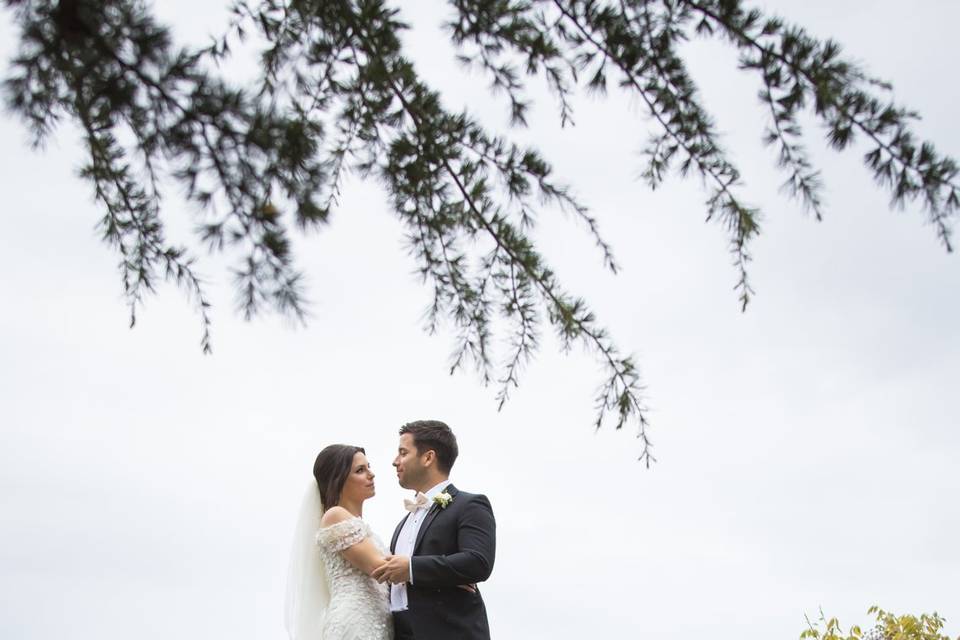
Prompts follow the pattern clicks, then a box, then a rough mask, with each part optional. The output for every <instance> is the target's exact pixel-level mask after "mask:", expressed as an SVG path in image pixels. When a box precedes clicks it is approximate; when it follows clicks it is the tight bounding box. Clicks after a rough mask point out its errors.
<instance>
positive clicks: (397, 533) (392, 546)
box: [390, 513, 410, 553]
mask: <svg viewBox="0 0 960 640" xmlns="http://www.w3.org/2000/svg"><path fill="white" fill-rule="evenodd" d="M409 517H410V514H409V513H407V515H406V516H404V518H403V520H401V521H400V524H398V525H397V528H396V529H394V531H393V538H391V540H390V553H396V550H397V538H399V537H400V531H401V530H402V529H403V525H404V524H406V522H407V518H409Z"/></svg>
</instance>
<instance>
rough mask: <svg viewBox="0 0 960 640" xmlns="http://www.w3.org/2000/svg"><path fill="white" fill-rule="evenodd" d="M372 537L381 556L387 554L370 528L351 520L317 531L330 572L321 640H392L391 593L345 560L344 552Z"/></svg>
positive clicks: (359, 520)
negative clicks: (327, 601) (328, 600)
mask: <svg viewBox="0 0 960 640" xmlns="http://www.w3.org/2000/svg"><path fill="white" fill-rule="evenodd" d="M366 538H372V539H373V542H374V544H376V545H377V548H378V549H379V550H380V552H381V553H383V554H384V555H386V553H387V551H386V549H385V548H384V546H383V543H382V542H381V541H380V539H379V538H378V537H377V536H376V534H374V533H373V531H372V530H371V529H370V525H369V524H367V523H366V522H364V521H363V520H361V519H360V518H350V519H349V520H344V521H343V522H340V523H337V524H335V525H333V526H331V527H326V528H324V529H320V530H319V531H318V532H317V545H318V546H319V547H320V557H321V559H322V560H323V564H324V566H325V567H326V570H327V576H328V578H329V584H330V603H329V604H328V605H327V611H326V615H325V616H324V618H323V624H322V629H323V631H322V633H321V636H320V637H321V638H324V639H326V638H330V639H334V638H336V639H337V640H391V639H392V638H393V622H392V620H391V618H390V592H389V588H388V587H387V585H385V584H380V583H378V582H377V581H376V580H374V579H373V578H371V577H370V576H368V575H366V574H365V573H363V572H362V571H360V570H359V569H357V568H356V567H354V566H353V565H352V564H350V563H349V562H348V561H347V559H346V558H344V557H343V553H342V552H343V551H344V550H345V549H349V548H350V547H352V546H353V545H355V544H357V543H359V542H362V541H363V540H365V539H366Z"/></svg>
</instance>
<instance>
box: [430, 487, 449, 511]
mask: <svg viewBox="0 0 960 640" xmlns="http://www.w3.org/2000/svg"><path fill="white" fill-rule="evenodd" d="M433 501H434V502H435V503H436V504H437V506H439V507H440V508H441V509H446V508H447V507H448V506H449V505H450V503H451V502H453V496H452V495H450V494H449V493H447V492H446V491H444V492H443V493H438V494H437V495H435V496H433Z"/></svg>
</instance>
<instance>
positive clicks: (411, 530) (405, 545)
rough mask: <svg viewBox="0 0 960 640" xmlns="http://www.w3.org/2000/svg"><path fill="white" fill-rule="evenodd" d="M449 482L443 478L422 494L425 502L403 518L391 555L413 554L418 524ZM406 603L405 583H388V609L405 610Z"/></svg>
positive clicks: (411, 581)
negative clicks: (425, 497) (425, 498)
mask: <svg viewBox="0 0 960 640" xmlns="http://www.w3.org/2000/svg"><path fill="white" fill-rule="evenodd" d="M449 484H450V481H449V480H444V481H443V482H441V483H440V484H438V485H436V486H434V487H433V488H431V489H430V490H429V491H427V492H426V493H425V494H424V495H425V496H427V504H426V505H424V506H422V507H420V508H419V509H417V510H416V511H414V512H413V513H411V514H410V515H409V516H407V519H406V520H404V522H403V527H402V528H401V529H400V535H399V536H397V546H396V548H394V550H393V555H396V556H407V557H408V558H409V557H410V556H412V555H413V548H414V546H416V544H417V534H418V533H420V525H421V524H423V519H424V518H426V517H427V514H428V513H429V512H430V507H432V506H433V499H434V498H435V497H436V496H437V495H439V494H441V493H443V490H444V489H446V488H447V485H449ZM410 584H413V562H412V561H411V562H410ZM408 604H409V603H408V602H407V585H406V583H404V584H392V585H390V611H406V610H407V606H408Z"/></svg>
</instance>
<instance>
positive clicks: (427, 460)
mask: <svg viewBox="0 0 960 640" xmlns="http://www.w3.org/2000/svg"><path fill="white" fill-rule="evenodd" d="M436 462H437V452H436V451H434V450H433V449H427V450H426V451H424V452H423V466H425V467H429V466H432V465H433V464H435V463H436Z"/></svg>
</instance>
